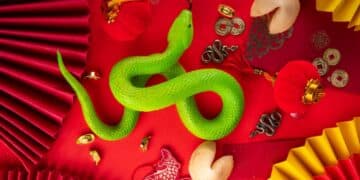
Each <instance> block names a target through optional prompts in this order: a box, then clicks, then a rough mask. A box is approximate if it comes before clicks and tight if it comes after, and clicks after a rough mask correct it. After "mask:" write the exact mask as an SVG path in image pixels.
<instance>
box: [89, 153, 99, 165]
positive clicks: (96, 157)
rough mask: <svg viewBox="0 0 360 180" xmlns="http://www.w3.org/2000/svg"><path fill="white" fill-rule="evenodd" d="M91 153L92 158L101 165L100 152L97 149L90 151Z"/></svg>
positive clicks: (96, 163)
mask: <svg viewBox="0 0 360 180" xmlns="http://www.w3.org/2000/svg"><path fill="white" fill-rule="evenodd" d="M89 155H90V157H91V159H92V160H93V161H94V162H95V165H96V166H97V165H99V163H100V161H101V157H100V154H99V152H98V151H97V150H91V151H90V152H89Z"/></svg>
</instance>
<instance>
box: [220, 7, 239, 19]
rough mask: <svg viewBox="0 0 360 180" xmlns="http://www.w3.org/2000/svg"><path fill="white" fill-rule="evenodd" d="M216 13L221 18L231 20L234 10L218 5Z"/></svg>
mask: <svg viewBox="0 0 360 180" xmlns="http://www.w3.org/2000/svg"><path fill="white" fill-rule="evenodd" d="M218 12H219V13H220V14H221V15H222V16H225V17H228V18H232V17H234V15H235V10H234V9H233V8H232V7H230V6H228V5H225V4H220V5H219V7H218Z"/></svg>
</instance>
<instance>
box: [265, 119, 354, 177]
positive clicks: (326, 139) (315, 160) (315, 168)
mask: <svg viewBox="0 0 360 180" xmlns="http://www.w3.org/2000/svg"><path fill="white" fill-rule="evenodd" d="M359 137H360V117H357V118H354V119H353V120H351V121H345V122H341V123H338V124H337V127H334V128H327V129H324V130H323V133H322V135H320V136H314V137H310V138H307V139H306V141H305V145H304V146H301V147H297V148H293V149H291V150H290V151H289V154H288V156H287V159H286V160H285V161H283V162H280V163H277V164H275V165H273V167H272V172H271V176H270V178H269V179H273V180H275V179H312V178H315V179H359V178H360V158H359V157H360V156H359V155H360V141H359Z"/></svg>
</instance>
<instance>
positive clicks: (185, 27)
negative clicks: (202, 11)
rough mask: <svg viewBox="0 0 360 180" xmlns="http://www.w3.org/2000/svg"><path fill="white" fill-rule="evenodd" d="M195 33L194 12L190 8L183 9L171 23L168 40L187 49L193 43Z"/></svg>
mask: <svg viewBox="0 0 360 180" xmlns="http://www.w3.org/2000/svg"><path fill="white" fill-rule="evenodd" d="M193 34H194V30H193V23H192V13H191V12H190V11H189V10H182V11H181V12H180V14H179V15H178V16H177V18H176V19H175V21H174V22H173V24H172V25H171V28H170V31H169V34H168V42H169V43H174V44H177V45H181V47H183V48H184V49H187V48H188V47H189V46H190V44H191V41H192V39H193Z"/></svg>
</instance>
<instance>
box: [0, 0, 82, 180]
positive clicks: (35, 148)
mask: <svg viewBox="0 0 360 180" xmlns="http://www.w3.org/2000/svg"><path fill="white" fill-rule="evenodd" d="M88 39H89V11H88V4H87V1H86V0H77V1H69V0H63V1H42V2H32V3H23V4H16V5H3V6H0V77H1V78H0V102H1V104H0V139H1V140H2V141H4V143H5V144H6V145H7V146H8V147H9V148H10V149H11V150H12V151H13V152H14V153H15V154H16V156H17V157H18V158H19V159H20V161H21V162H22V163H23V164H24V166H25V168H26V169H27V170H28V171H29V169H31V166H33V165H36V164H37V163H38V162H39V161H40V160H41V158H42V157H43V155H44V154H45V153H46V152H47V151H48V150H49V148H50V147H51V144H52V142H53V141H54V140H55V139H56V134H57V132H58V130H59V128H60V127H61V124H62V122H63V119H64V116H65V115H66V113H67V112H68V110H69V108H70V106H71V104H72V101H73V93H72V91H71V90H70V88H69V87H68V86H67V83H66V82H65V81H64V80H63V78H62V77H61V75H60V73H59V70H58V67H57V61H56V50H57V49H59V50H60V51H61V53H62V54H63V57H64V59H66V61H67V67H69V69H70V70H71V71H72V73H73V74H74V75H76V76H77V77H80V76H81V74H82V72H83V70H84V66H85V61H86V58H87V50H88ZM14 173H15V172H9V173H7V174H8V175H9V176H7V177H15V176H22V175H21V173H19V172H16V174H15V175H14ZM5 179H6V178H5ZM10 179H11V178H10Z"/></svg>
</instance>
